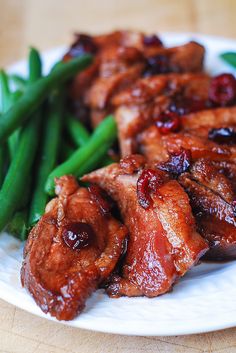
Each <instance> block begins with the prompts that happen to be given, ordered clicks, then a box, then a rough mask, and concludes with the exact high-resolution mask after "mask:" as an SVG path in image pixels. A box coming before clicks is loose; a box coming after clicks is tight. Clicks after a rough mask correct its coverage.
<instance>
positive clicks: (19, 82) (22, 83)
mask: <svg viewBox="0 0 236 353" xmlns="http://www.w3.org/2000/svg"><path fill="white" fill-rule="evenodd" d="M9 79H10V81H11V82H12V83H13V84H14V86H15V87H16V89H17V90H21V91H24V90H25V88H26V84H27V80H26V79H25V78H24V77H22V76H20V75H17V74H12V75H9Z"/></svg>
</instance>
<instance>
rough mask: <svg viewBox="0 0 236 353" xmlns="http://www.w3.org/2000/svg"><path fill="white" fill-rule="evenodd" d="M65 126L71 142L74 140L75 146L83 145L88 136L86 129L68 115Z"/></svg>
mask: <svg viewBox="0 0 236 353" xmlns="http://www.w3.org/2000/svg"><path fill="white" fill-rule="evenodd" d="M66 128H67V131H68V133H69V135H70V137H71V140H72V142H74V144H75V145H76V146H77V147H79V146H84V145H85V144H86V143H87V142H88V140H89V138H90V134H89V132H88V130H87V129H86V128H85V127H84V126H83V124H81V123H80V122H79V121H78V120H76V119H74V118H73V117H71V116H70V115H68V116H67V117H66Z"/></svg>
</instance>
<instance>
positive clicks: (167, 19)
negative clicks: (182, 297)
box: [0, 0, 236, 353]
mask: <svg viewBox="0 0 236 353" xmlns="http://www.w3.org/2000/svg"><path fill="white" fill-rule="evenodd" d="M235 14H236V1H235V0H195V1H194V0H192V1H191V0H119V1H118V0H99V1H96V0H85V1H81V0H66V1H65V0H41V1H40V0H0V48H1V49H0V66H4V65H9V64H10V63H12V62H15V61H17V60H18V59H21V58H23V57H25V55H26V52H27V48H28V46H29V45H35V46H36V47H38V48H40V49H41V50H45V49H47V48H51V47H55V46H58V45H61V44H66V43H69V42H70V40H71V38H72V34H73V32H74V31H90V32H94V33H95V32H103V31H109V30H112V29H115V28H134V29H142V30H146V31H157V30H158V31H192V32H200V33H205V34H215V35H221V36H228V37H232V38H234V37H236V25H235V18H236V17H235ZM180 320H181V318H180ZM176 324H178V323H176ZM62 352H70V353H75V352H80V353H120V352H122V353H141V352H166V353H167V352H168V353H172V352H185V353H194V352H219V353H221V352H224V353H231V352H236V328H235V329H228V330H224V331H218V332H213V333H208V334H201V335H192V336H179V337H157V338H151V337H126V336H119V335H111V334H101V333H94V332H90V331H83V330H79V329H74V328H70V327H65V326H63V325H59V324H57V323H52V322H48V321H46V320H44V319H41V318H38V317H34V316H32V315H30V314H28V313H26V312H24V311H22V310H20V309H17V308H15V307H13V306H12V305H9V304H7V303H6V302H4V301H2V300H0V353H62Z"/></svg>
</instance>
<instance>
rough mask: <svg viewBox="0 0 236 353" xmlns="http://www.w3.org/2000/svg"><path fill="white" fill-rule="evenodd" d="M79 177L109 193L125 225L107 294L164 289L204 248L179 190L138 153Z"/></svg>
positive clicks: (150, 292)
mask: <svg viewBox="0 0 236 353" xmlns="http://www.w3.org/2000/svg"><path fill="white" fill-rule="evenodd" d="M83 180H84V181H88V182H91V183H96V184H98V185H99V186H101V187H102V188H103V189H105V190H106V191H107V192H108V193H109V194H110V196H111V197H112V198H113V199H114V200H115V201H116V202H117V204H118V207H119V209H120V212H121V215H122V217H123V220H124V223H125V224H126V226H127V227H128V229H129V239H128V248H127V253H126V256H125V260H124V266H123V269H122V276H115V277H114V279H113V281H112V283H110V286H109V287H108V293H109V294H110V295H111V296H121V295H127V296H139V295H145V296H148V297H155V296H157V295H160V294H163V293H165V292H168V291H169V290H170V289H171V288H172V285H173V284H174V283H175V282H176V280H177V278H179V277H180V276H183V275H184V274H185V273H186V272H187V271H188V270H189V269H190V268H191V267H192V266H193V265H194V264H195V263H196V262H197V261H198V260H199V258H200V257H201V256H202V255H203V254H204V253H205V252H206V251H207V250H208V245H207V243H206V241H204V240H203V238H202V237H201V236H200V235H199V234H198V233H197V231H196V225H195V220H194V218H193V216H192V212H191V208H190V205H189V198H188V196H187V194H186V193H185V192H184V190H183V188H182V187H181V186H180V184H179V183H178V182H177V181H176V180H170V179H169V176H168V174H166V173H165V172H163V171H160V170H157V169H155V170H154V169H150V166H147V165H145V160H144V158H143V157H142V156H137V155H136V156H129V157H127V158H125V159H123V160H121V162H120V164H112V165H111V166H108V167H106V168H103V169H100V170H97V171H94V172H92V173H90V174H88V175H86V176H84V177H83Z"/></svg>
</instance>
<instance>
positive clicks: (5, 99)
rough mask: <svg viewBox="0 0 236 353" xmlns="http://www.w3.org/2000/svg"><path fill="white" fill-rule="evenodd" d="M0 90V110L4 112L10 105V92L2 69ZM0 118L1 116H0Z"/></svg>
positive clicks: (0, 72) (6, 77)
mask: <svg viewBox="0 0 236 353" xmlns="http://www.w3.org/2000/svg"><path fill="white" fill-rule="evenodd" d="M0 87H1V89H0V92H1V100H0V102H1V106H0V110H1V112H2V113H5V112H6V111H7V110H8V109H9V107H10V105H11V92H10V88H9V80H8V76H7V74H6V72H5V71H4V70H1V71H0ZM1 119H2V118H1Z"/></svg>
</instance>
